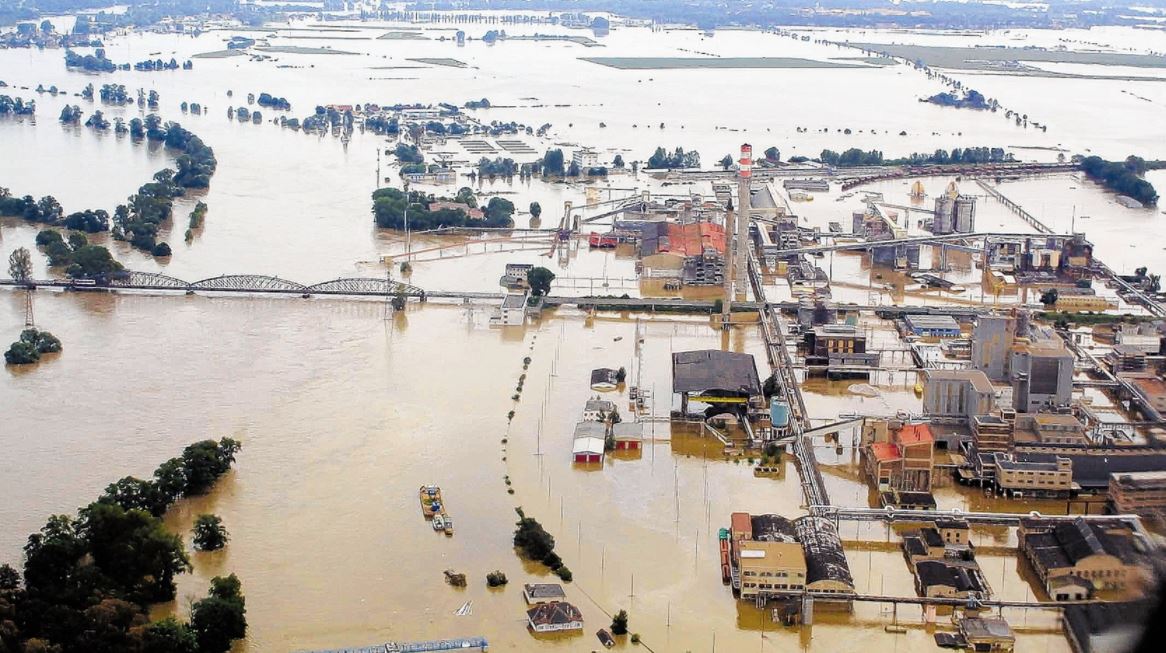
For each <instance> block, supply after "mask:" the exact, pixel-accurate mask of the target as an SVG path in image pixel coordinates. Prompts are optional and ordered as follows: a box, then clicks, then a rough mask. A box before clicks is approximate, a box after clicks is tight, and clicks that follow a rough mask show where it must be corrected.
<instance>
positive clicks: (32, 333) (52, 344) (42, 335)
mask: <svg viewBox="0 0 1166 653" xmlns="http://www.w3.org/2000/svg"><path fill="white" fill-rule="evenodd" d="M20 340H21V342H27V343H28V344H30V345H32V346H33V347H35V348H36V351H37V353H38V354H55V353H57V352H59V351H61V340H60V339H59V338H57V337H56V336H54V335H53V334H51V333H49V332H48V331H40V330H37V329H25V330H24V331H21V332H20Z"/></svg>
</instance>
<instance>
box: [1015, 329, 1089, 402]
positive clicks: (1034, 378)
mask: <svg viewBox="0 0 1166 653" xmlns="http://www.w3.org/2000/svg"><path fill="white" fill-rule="evenodd" d="M1073 363H1074V357H1073V353H1072V352H1070V351H1069V348H1068V347H1066V346H1065V343H1064V341H1062V340H1061V339H1060V338H1059V337H1057V336H1055V335H1053V334H1051V333H1042V332H1039V331H1035V330H1034V332H1033V336H1032V337H1030V338H1022V337H1018V338H1017V339H1016V341H1015V342H1014V343H1013V345H1012V347H1011V349H1010V351H1009V365H1008V366H1009V370H1010V372H1011V378H1012V407H1013V408H1014V409H1016V411H1017V412H1021V413H1036V412H1040V411H1041V410H1049V409H1053V408H1059V407H1064V406H1068V405H1069V400H1070V399H1071V398H1072V394H1073Z"/></svg>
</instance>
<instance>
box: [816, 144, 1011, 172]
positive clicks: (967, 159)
mask: <svg viewBox="0 0 1166 653" xmlns="http://www.w3.org/2000/svg"><path fill="white" fill-rule="evenodd" d="M1014 160H1015V157H1013V156H1012V154H1009V153H1007V152H1005V151H1004V148H1001V147H966V148H959V147H956V148H953V149H952V150H951V151H950V152H948V151H947V150H944V149H939V150H936V151H934V152H932V153H930V154H928V153H926V152H914V153H912V154H910V155H909V156H905V157H900V158H897V159H887V158H884V157H883V153H882V152H881V151H879V150H870V151H863V150H860V149H858V148H856V147H852V148H850V149H848V150H846V151H844V152H842V153H841V154H839V153H838V152H835V151H834V150H822V153H821V154H820V155H819V161H821V162H822V163H825V164H826V165H830V166H834V167H837V168H852V167H855V166H899V165H929V164H940V165H942V164H949V163H973V164H975V163H1006V162H1009V161H1014Z"/></svg>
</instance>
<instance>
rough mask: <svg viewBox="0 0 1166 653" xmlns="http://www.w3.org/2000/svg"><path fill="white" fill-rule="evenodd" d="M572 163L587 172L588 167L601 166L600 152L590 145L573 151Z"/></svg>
mask: <svg viewBox="0 0 1166 653" xmlns="http://www.w3.org/2000/svg"><path fill="white" fill-rule="evenodd" d="M571 163H574V164H575V165H577V166H579V170H581V171H582V172H584V173H586V172H587V169H588V168H598V167H599V154H598V153H596V151H595V150H593V149H591V148H589V147H584V148H582V149H578V150H575V151H574V152H572V153H571Z"/></svg>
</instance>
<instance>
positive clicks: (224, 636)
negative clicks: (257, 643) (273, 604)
mask: <svg viewBox="0 0 1166 653" xmlns="http://www.w3.org/2000/svg"><path fill="white" fill-rule="evenodd" d="M190 628H191V630H193V631H194V635H195V638H196V639H197V641H198V651H199V653H226V652H227V651H229V650H231V642H232V640H236V639H241V638H242V637H244V636H245V635H246V634H247V607H246V599H245V598H244V596H243V594H242V591H241V584H240V583H239V578H238V577H236V576H235V574H231V575H230V576H227V577H226V578H222V577H219V576H216V577H215V578H213V579H211V589H210V592H209V594H208V596H207V597H206V598H205V599H202V600H201V601H198V602H196V603H195V604H194V606H193V607H192V608H191V611H190Z"/></svg>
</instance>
